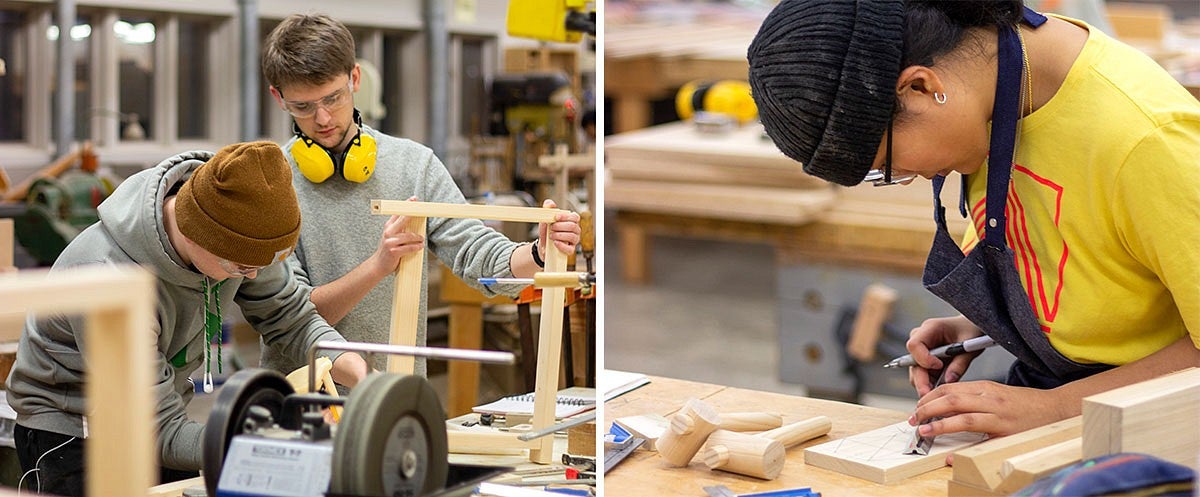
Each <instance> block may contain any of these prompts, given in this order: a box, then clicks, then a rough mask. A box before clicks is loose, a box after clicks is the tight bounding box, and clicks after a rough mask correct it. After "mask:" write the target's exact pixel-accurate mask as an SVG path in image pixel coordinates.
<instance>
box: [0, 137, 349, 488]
mask: <svg viewBox="0 0 1200 497" xmlns="http://www.w3.org/2000/svg"><path fill="white" fill-rule="evenodd" d="M291 176H292V173H291V166H290V165H289V164H288V163H287V161H286V160H285V159H284V158H283V152H282V151H281V150H280V149H279V146H278V145H276V144H274V143H271V142H254V143H240V144H235V145H230V146H227V147H225V148H223V149H221V150H220V151H219V152H217V153H216V154H213V153H212V152H204V151H194V152H185V153H182V154H179V155H177V156H175V157H171V158H169V159H167V160H165V161H163V162H162V163H160V164H158V165H157V166H155V167H152V168H149V169H146V170H144V171H141V172H139V173H137V174H134V175H133V176H130V177H129V178H128V179H126V180H125V181H124V182H122V183H121V185H120V186H119V187H117V189H116V191H114V192H113V194H112V196H110V197H109V198H108V199H107V200H105V201H104V202H103V203H101V204H100V206H99V208H98V211H99V214H100V221H99V222H97V223H95V224H93V225H91V226H89V227H88V228H87V229H85V230H83V232H81V233H80V234H79V235H78V236H77V237H75V239H74V240H72V241H71V243H70V244H69V245H68V246H67V248H66V249H65V250H63V252H62V254H61V255H59V257H58V259H57V260H56V261H55V262H54V267H53V268H52V269H51V271H52V272H54V271H61V270H67V269H69V268H72V267H78V266H83V265H89V264H139V265H141V266H142V267H144V268H146V269H148V270H150V271H151V272H153V273H154V274H155V275H156V276H157V277H158V302H157V312H156V319H155V326H156V328H157V329H155V330H154V332H155V335H156V336H157V340H156V343H157V348H156V353H157V364H156V367H155V372H154V387H153V390H154V395H155V396H156V397H157V399H158V408H157V415H156V417H157V421H158V422H157V426H156V427H152V428H151V429H156V431H157V432H158V451H159V464H160V466H161V467H162V474H161V480H162V481H163V482H169V481H174V480H178V479H183V478H188V477H192V476H196V475H197V474H198V473H197V471H198V470H199V469H200V467H201V440H202V436H203V433H204V426H203V425H202V424H200V423H197V422H194V421H190V420H189V419H188V416H187V413H186V412H185V406H187V404H188V403H189V402H190V401H191V400H192V396H193V394H194V392H195V386H194V385H193V382H192V381H191V380H190V378H189V377H190V376H191V374H192V373H193V372H194V371H196V370H197V369H199V367H200V366H201V364H203V365H204V367H205V370H204V385H203V388H204V390H205V391H212V373H213V372H217V373H221V372H222V371H221V370H222V369H223V368H222V365H221V348H220V343H221V318H222V312H221V309H222V308H223V307H224V308H229V307H230V306H231V305H236V306H238V307H239V308H240V309H241V311H242V315H243V316H245V318H246V321H247V322H249V323H250V324H251V325H252V326H253V327H254V329H255V330H256V331H258V332H259V333H261V334H262V336H263V340H264V341H265V342H266V343H268V344H270V345H271V346H273V347H275V348H276V349H278V350H280V351H281V353H283V354H286V355H288V356H289V357H293V358H295V359H297V360H301V359H303V358H304V357H305V356H306V354H307V351H308V348H309V346H311V345H313V344H315V343H316V342H318V341H320V340H339V341H340V340H343V339H342V337H341V336H340V335H339V334H338V332H337V331H335V330H334V329H333V328H332V327H330V326H329V324H328V323H326V322H325V320H324V319H322V318H321V316H320V315H318V314H317V312H316V309H315V308H314V306H313V305H312V303H311V302H310V301H309V300H308V288H307V287H306V286H304V285H301V284H300V283H299V282H298V281H297V280H296V278H295V277H294V276H293V275H292V273H291V271H290V270H289V269H288V268H287V267H286V266H287V264H286V263H285V260H286V259H287V257H288V255H289V254H291V253H292V250H293V249H294V247H295V246H296V239H297V238H298V237H299V234H300V208H299V206H298V205H297V202H296V194H295V192H294V191H293V190H292V187H291ZM82 330H83V321H82V319H81V318H79V317H75V316H63V315H53V316H50V315H47V316H37V317H34V316H30V318H29V319H28V320H27V321H26V324H25V330H24V333H23V334H22V335H21V342H20V344H19V346H18V351H17V358H16V362H15V363H14V365H13V369H12V373H11V375H10V376H9V378H8V402H9V404H11V405H12V408H13V409H14V410H15V411H16V412H17V426H16V429H15V438H16V448H17V456H18V459H20V462H21V469H22V471H24V472H25V473H24V475H25V476H24V477H23V478H22V480H23V481H22V486H23V487H24V488H26V489H35V490H37V491H38V492H47V493H53V494H57V495H83V492H84V489H83V486H84V481H85V478H84V460H83V454H84V447H83V446H84V443H85V440H86V438H87V435H88V433H87V413H88V410H90V409H94V408H95V404H91V405H89V404H88V403H87V401H86V400H85V399H84V398H83V385H84V382H85V381H105V379H104V378H94V377H88V374H87V365H86V364H85V363H84V361H83V354H82V350H83V347H84V346H85V339H86V340H92V339H98V338H95V337H88V336H86V334H84V333H81V331H82ZM213 342H216V343H215V344H214V343H213ZM214 349H215V350H214ZM322 355H324V356H326V357H329V358H330V359H332V360H333V376H334V379H335V380H336V381H338V382H339V383H342V384H344V385H347V386H353V385H355V384H356V383H358V381H359V380H360V379H362V378H363V377H364V376H366V373H367V364H366V361H364V360H363V358H362V357H361V356H359V355H357V354H339V353H336V352H334V353H326V354H322Z"/></svg>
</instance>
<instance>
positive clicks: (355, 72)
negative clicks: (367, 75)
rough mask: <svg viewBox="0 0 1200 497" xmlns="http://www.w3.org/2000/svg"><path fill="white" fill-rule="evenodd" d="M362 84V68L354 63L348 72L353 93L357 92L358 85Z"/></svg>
mask: <svg viewBox="0 0 1200 497" xmlns="http://www.w3.org/2000/svg"><path fill="white" fill-rule="evenodd" d="M361 83H362V68H361V67H359V65H358V64H357V63H356V64H354V69H351V70H350V86H351V87H352V88H353V90H354V92H355V93H357V92H358V85H359V84H361Z"/></svg>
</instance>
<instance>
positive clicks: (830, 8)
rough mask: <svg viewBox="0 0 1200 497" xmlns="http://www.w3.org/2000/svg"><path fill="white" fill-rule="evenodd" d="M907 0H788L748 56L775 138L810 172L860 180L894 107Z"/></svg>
mask: <svg viewBox="0 0 1200 497" xmlns="http://www.w3.org/2000/svg"><path fill="white" fill-rule="evenodd" d="M903 30H904V1H903V0H859V1H853V0H783V1H782V2H780V3H779V5H777V6H775V9H774V10H772V11H771V13H770V14H768V15H767V18H766V19H765V20H763V23H762V27H760V28H759V30H758V34H757V35H755V37H754V41H753V42H751V44H750V48H749V51H748V52H747V54H746V58H747V59H748V60H749V62H750V88H751V95H753V97H754V102H755V103H756V104H757V105H758V112H759V117H760V119H761V120H762V123H763V127H764V128H766V132H767V135H768V136H770V137H771V140H773V141H774V142H775V146H777V147H779V150H780V151H782V152H783V153H784V155H787V156H788V157H791V158H793V159H795V160H797V161H800V163H801V164H803V165H804V171H805V172H807V173H809V174H811V175H813V176H816V177H818V178H821V179H824V180H827V181H831V182H834V183H837V184H840V185H846V186H852V185H855V184H857V183H859V182H861V181H862V179H863V178H864V177H865V176H866V175H867V171H868V170H869V169H870V168H871V162H872V161H873V160H874V159H875V153H876V151H877V150H878V147H879V143H880V140H882V139H883V132H884V130H886V129H887V124H888V120H889V119H891V115H892V110H893V108H894V107H895V103H896V80H897V79H898V78H899V76H900V56H901V54H902V50H903V44H904V42H903Z"/></svg>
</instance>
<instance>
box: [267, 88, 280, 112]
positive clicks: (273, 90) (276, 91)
mask: <svg viewBox="0 0 1200 497" xmlns="http://www.w3.org/2000/svg"><path fill="white" fill-rule="evenodd" d="M269 88H270V89H271V96H273V97H275V103H276V104H279V108H280V109H284V106H283V94H282V93H279V89H278V88H275V87H274V86H270V87H269Z"/></svg>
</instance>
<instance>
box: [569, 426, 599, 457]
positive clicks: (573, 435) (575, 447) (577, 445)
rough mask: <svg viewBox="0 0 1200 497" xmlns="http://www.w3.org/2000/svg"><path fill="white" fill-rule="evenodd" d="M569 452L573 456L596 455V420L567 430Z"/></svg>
mask: <svg viewBox="0 0 1200 497" xmlns="http://www.w3.org/2000/svg"><path fill="white" fill-rule="evenodd" d="M567 453H568V454H571V455H573V456H592V457H595V456H596V422H595V421H592V422H590V423H584V424H581V425H579V426H572V427H571V428H570V429H568V430H567Z"/></svg>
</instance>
